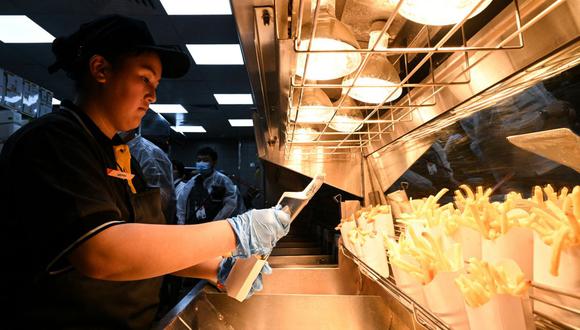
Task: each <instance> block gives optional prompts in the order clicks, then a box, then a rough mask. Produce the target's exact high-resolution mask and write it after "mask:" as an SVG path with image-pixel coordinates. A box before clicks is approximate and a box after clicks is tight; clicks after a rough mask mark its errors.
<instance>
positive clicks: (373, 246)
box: [336, 205, 394, 277]
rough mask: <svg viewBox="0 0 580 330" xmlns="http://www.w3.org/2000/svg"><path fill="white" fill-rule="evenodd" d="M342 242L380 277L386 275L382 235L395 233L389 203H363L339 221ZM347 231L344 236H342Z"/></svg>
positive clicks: (387, 274) (386, 264) (385, 257)
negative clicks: (364, 206)
mask: <svg viewBox="0 0 580 330" xmlns="http://www.w3.org/2000/svg"><path fill="white" fill-rule="evenodd" d="M336 229H340V231H341V235H343V240H344V242H345V246H346V247H347V248H348V249H349V250H350V251H351V252H352V253H354V254H355V255H356V256H357V257H359V258H360V259H361V260H363V261H364V262H365V263H366V264H367V265H368V266H370V267H371V268H372V269H374V270H375V271H376V272H377V273H379V274H380V275H381V276H383V277H389V263H388V260H387V254H386V248H385V245H384V240H383V237H384V236H394V228H393V220H392V216H391V209H390V207H389V206H388V205H379V206H375V207H366V208H363V209H360V210H358V211H356V212H354V213H353V214H351V216H350V217H348V218H346V219H344V220H343V221H341V223H340V224H339V225H338V226H337V228H336ZM345 235H346V236H345Z"/></svg>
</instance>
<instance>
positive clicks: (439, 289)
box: [423, 271, 469, 329]
mask: <svg viewBox="0 0 580 330" xmlns="http://www.w3.org/2000/svg"><path fill="white" fill-rule="evenodd" d="M458 275H459V272H458V271H457V272H439V273H437V275H435V278H434V279H433V280H432V281H431V282H430V283H429V284H427V285H425V286H424V287H423V292H424V294H425V298H426V300H427V306H428V307H429V309H430V310H431V311H432V312H433V313H435V314H436V315H437V316H439V318H441V320H443V321H444V322H445V323H447V324H448V325H449V326H450V327H451V328H452V329H469V322H468V320H467V313H466V312H465V302H464V300H463V294H461V291H459V287H457V284H455V278H457V276H458Z"/></svg>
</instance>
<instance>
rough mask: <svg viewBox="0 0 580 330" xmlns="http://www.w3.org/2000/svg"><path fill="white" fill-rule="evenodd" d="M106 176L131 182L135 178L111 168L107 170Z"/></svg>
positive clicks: (132, 175) (133, 175)
mask: <svg viewBox="0 0 580 330" xmlns="http://www.w3.org/2000/svg"><path fill="white" fill-rule="evenodd" d="M107 175H108V176H112V177H114V178H117V179H121V180H132V179H133V178H134V177H135V174H129V173H125V172H122V171H119V170H114V169H112V168H108V169H107Z"/></svg>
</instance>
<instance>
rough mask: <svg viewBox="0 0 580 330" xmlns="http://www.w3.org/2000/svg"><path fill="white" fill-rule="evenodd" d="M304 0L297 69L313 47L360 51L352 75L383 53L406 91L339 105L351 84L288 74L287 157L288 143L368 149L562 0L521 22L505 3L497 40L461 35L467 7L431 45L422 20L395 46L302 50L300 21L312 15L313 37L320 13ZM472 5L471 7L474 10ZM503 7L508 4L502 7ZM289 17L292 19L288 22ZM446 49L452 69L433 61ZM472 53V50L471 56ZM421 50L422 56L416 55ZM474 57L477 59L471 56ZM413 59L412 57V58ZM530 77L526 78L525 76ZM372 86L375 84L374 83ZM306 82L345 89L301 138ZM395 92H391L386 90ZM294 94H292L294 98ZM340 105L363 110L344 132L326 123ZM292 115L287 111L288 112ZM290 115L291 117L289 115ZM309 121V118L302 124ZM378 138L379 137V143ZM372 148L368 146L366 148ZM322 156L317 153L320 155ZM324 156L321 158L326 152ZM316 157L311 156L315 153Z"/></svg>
mask: <svg viewBox="0 0 580 330" xmlns="http://www.w3.org/2000/svg"><path fill="white" fill-rule="evenodd" d="M305 1H306V0H301V1H300V3H299V8H300V9H299V15H298V21H297V22H295V23H296V26H297V27H298V28H297V29H296V30H297V31H296V33H295V35H294V40H293V41H294V52H295V53H296V54H300V55H305V56H306V60H305V63H304V66H305V67H304V70H303V71H302V72H307V68H308V62H309V57H310V55H311V54H317V53H330V52H331V53H358V54H361V56H362V62H361V64H360V65H359V67H358V68H357V70H356V71H355V72H354V73H353V75H354V80H353V81H356V78H358V77H359V76H360V74H361V73H362V71H363V70H364V68H365V66H366V65H367V62H368V60H369V59H370V57H371V56H373V55H382V56H388V57H389V59H392V60H391V62H392V63H393V64H394V65H395V66H397V65H398V66H399V67H400V68H401V71H402V72H401V73H400V76H401V83H400V84H399V85H397V86H398V87H401V88H403V90H404V91H405V92H406V93H403V95H404V96H403V97H401V98H400V99H399V100H398V101H396V102H385V101H386V100H388V99H389V98H390V96H391V95H388V96H387V97H386V98H385V99H384V100H383V102H381V103H379V104H376V105H375V104H361V105H360V106H344V107H343V103H344V101H345V99H346V97H347V96H349V94H350V92H351V90H352V88H353V87H354V86H352V85H349V86H346V85H343V84H340V83H339V84H332V83H329V82H316V81H306V80H304V79H302V78H300V77H298V76H296V75H294V76H291V77H290V84H289V86H290V92H289V94H288V104H289V109H288V116H287V118H288V120H287V122H286V132H287V134H286V141H285V142H286V143H285V147H284V148H285V157H286V159H290V158H291V157H292V148H293V147H300V149H303V152H305V153H309V154H319V155H320V154H323V155H343V154H347V153H352V152H360V153H362V154H368V153H369V150H366V149H367V148H368V147H371V146H372V144H373V142H377V141H382V140H383V136H384V135H385V134H389V133H391V132H393V131H395V129H396V127H397V126H398V125H401V124H404V123H406V122H411V121H413V120H414V112H415V111H416V110H418V109H421V108H429V107H435V106H437V102H436V96H437V95H438V93H439V92H441V91H442V90H443V89H444V88H446V87H448V86H453V85H464V84H469V83H470V82H471V80H472V77H471V74H470V72H471V69H472V68H473V67H474V66H476V65H477V64H478V63H480V62H481V61H482V60H483V59H485V58H486V57H487V56H488V55H490V54H492V53H494V52H498V51H499V52H501V51H510V50H514V49H521V48H523V47H524V39H523V33H524V31H526V30H527V29H529V28H530V27H532V26H533V25H534V24H536V23H537V22H538V21H539V20H540V19H541V18H543V17H545V16H546V15H548V14H550V13H551V12H553V11H554V10H555V9H556V8H557V7H558V6H560V5H561V4H562V3H564V2H565V0H556V1H553V2H552V3H551V4H550V5H549V6H547V7H546V8H544V9H543V10H541V11H540V12H536V13H534V14H533V15H527V16H526V17H525V22H524V20H523V19H522V14H521V12H520V7H519V2H518V0H514V1H513V2H512V3H511V4H510V5H508V8H510V10H511V11H512V14H511V17H512V20H511V24H505V26H502V28H505V30H506V31H508V30H509V31H510V32H509V34H508V35H507V36H504V37H502V38H501V40H496V41H495V42H490V41H485V40H484V41H482V42H481V43H478V44H477V45H475V44H471V43H470V41H469V40H467V38H466V33H465V27H464V25H465V23H466V21H467V19H468V17H469V16H470V15H471V12H470V13H469V14H468V15H466V16H465V17H464V18H463V19H462V20H461V21H460V22H459V23H457V24H455V25H453V26H452V27H451V28H450V29H449V30H448V31H447V32H445V34H444V35H443V36H442V37H440V38H438V39H436V40H434V41H433V42H434V43H435V44H434V45H432V44H431V42H432V40H433V37H432V34H433V31H432V30H433V27H429V26H427V25H424V26H422V27H421V29H420V31H419V33H418V34H417V35H416V36H415V37H414V39H412V40H411V41H410V42H409V43H408V44H407V45H405V47H394V48H387V49H384V50H378V49H375V48H376V46H377V44H378V41H377V42H375V44H374V45H369V46H368V48H365V49H357V50H343V51H338V50H324V51H322V50H311V49H310V48H311V43H309V44H308V48H307V50H301V49H300V44H301V43H302V40H303V39H305V37H304V36H303V35H302V30H301V27H302V26H303V23H304V20H305V19H308V18H311V21H312V22H313V24H312V31H310V33H309V34H310V35H309V36H307V37H306V38H310V39H312V36H314V35H315V31H316V27H317V19H318V17H319V15H320V7H321V4H320V3H321V0H317V1H316V7H315V8H314V13H313V14H312V17H306V15H309V14H308V13H305V10H304V7H305V4H304V3H305ZM403 2H404V1H400V2H399V3H398V4H397V5H396V7H395V9H394V11H393V12H392V13H391V15H390V16H389V18H388V20H387V21H386V23H385V25H384V27H383V28H382V30H381V34H380V36H379V38H378V39H377V40H380V39H381V38H382V36H384V35H385V33H386V31H388V30H389V28H390V27H391V25H392V24H393V22H394V21H395V18H396V17H398V13H399V9H400V7H401V4H402V3H403ZM483 2H484V0H480V1H479V4H478V5H481V4H482V3H483ZM476 9H477V7H476V8H474V9H473V10H472V12H474V11H476ZM506 10H507V9H506ZM293 23H294V22H293ZM457 34H459V35H460V36H461V41H460V43H461V44H460V45H459V46H455V45H454V46H449V45H448V43H449V41H450V40H451V39H452V37H454V36H456V35H457ZM441 53H444V54H448V55H450V57H449V58H448V59H447V60H446V62H452V63H453V65H454V67H455V69H456V70H453V72H452V73H453V75H451V76H449V74H443V73H442V72H441V70H439V68H438V67H437V65H436V63H435V61H434V58H433V56H434V55H435V54H441ZM473 54H477V56H476V57H474V56H473ZM417 55H420V56H421V58H420V59H419V58H417ZM474 58H476V59H474ZM417 60H418V63H414V62H417ZM425 68H427V69H428V70H427V71H428V72H427V75H426V78H424V79H423V80H422V81H421V82H420V83H414V82H412V81H413V79H415V80H416V79H417V78H418V73H419V72H420V70H423V69H425ZM538 79H540V80H541V79H545V78H544V77H543V75H538V76H536V77H535V79H534V81H538ZM528 81H529V80H528ZM356 87H357V88H359V87H361V88H365V87H372V86H358V85H357V86H356ZM375 87H376V86H375ZM307 88H324V89H327V90H328V89H330V90H332V89H340V90H343V88H344V91H343V93H341V96H340V99H339V100H338V101H337V104H336V105H335V106H333V107H332V109H333V111H334V114H333V116H332V117H331V119H330V120H329V121H328V122H323V123H319V124H318V125H317V126H319V127H318V128H319V130H318V133H311V138H312V139H311V141H304V140H301V139H299V138H297V134H296V130H297V127H298V126H300V124H299V123H296V122H295V121H296V120H295V119H297V118H298V114H299V112H300V107H301V105H302V97H303V94H304V90H305V89H307ZM393 93H394V90H393V92H391V94H393ZM293 98H294V99H293ZM293 105H294V106H295V107H296V111H295V112H294V113H292V114H291V111H290V107H292V106H293ZM480 109H481V108H480ZM341 110H357V111H359V112H361V113H362V115H363V117H364V118H363V119H362V120H359V121H358V122H357V123H360V124H362V128H360V130H357V129H354V128H353V129H351V130H350V131H347V132H337V131H335V130H333V129H332V128H330V127H329V123H330V122H331V121H332V119H334V117H335V116H336V114H337V113H338V112H339V111H341ZM291 115H292V116H291ZM292 117H293V118H292ZM306 125H308V124H306ZM379 144H380V143H379ZM371 151H372V150H371ZM321 158H322V157H321ZM325 159H326V158H325ZM314 161H316V159H314Z"/></svg>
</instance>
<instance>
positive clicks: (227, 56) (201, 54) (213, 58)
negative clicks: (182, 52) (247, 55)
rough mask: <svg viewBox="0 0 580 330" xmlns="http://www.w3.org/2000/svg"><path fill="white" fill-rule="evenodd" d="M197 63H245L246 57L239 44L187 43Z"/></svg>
mask: <svg viewBox="0 0 580 330" xmlns="http://www.w3.org/2000/svg"><path fill="white" fill-rule="evenodd" d="M186 46H187V50H188V51H189V53H190V54H191V57H193V60H194V61H195V64H197V65H243V64H244V58H243V57H242V50H241V49H240V45H238V44H229V45H224V44H218V45H191V44H190V45H186Z"/></svg>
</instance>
